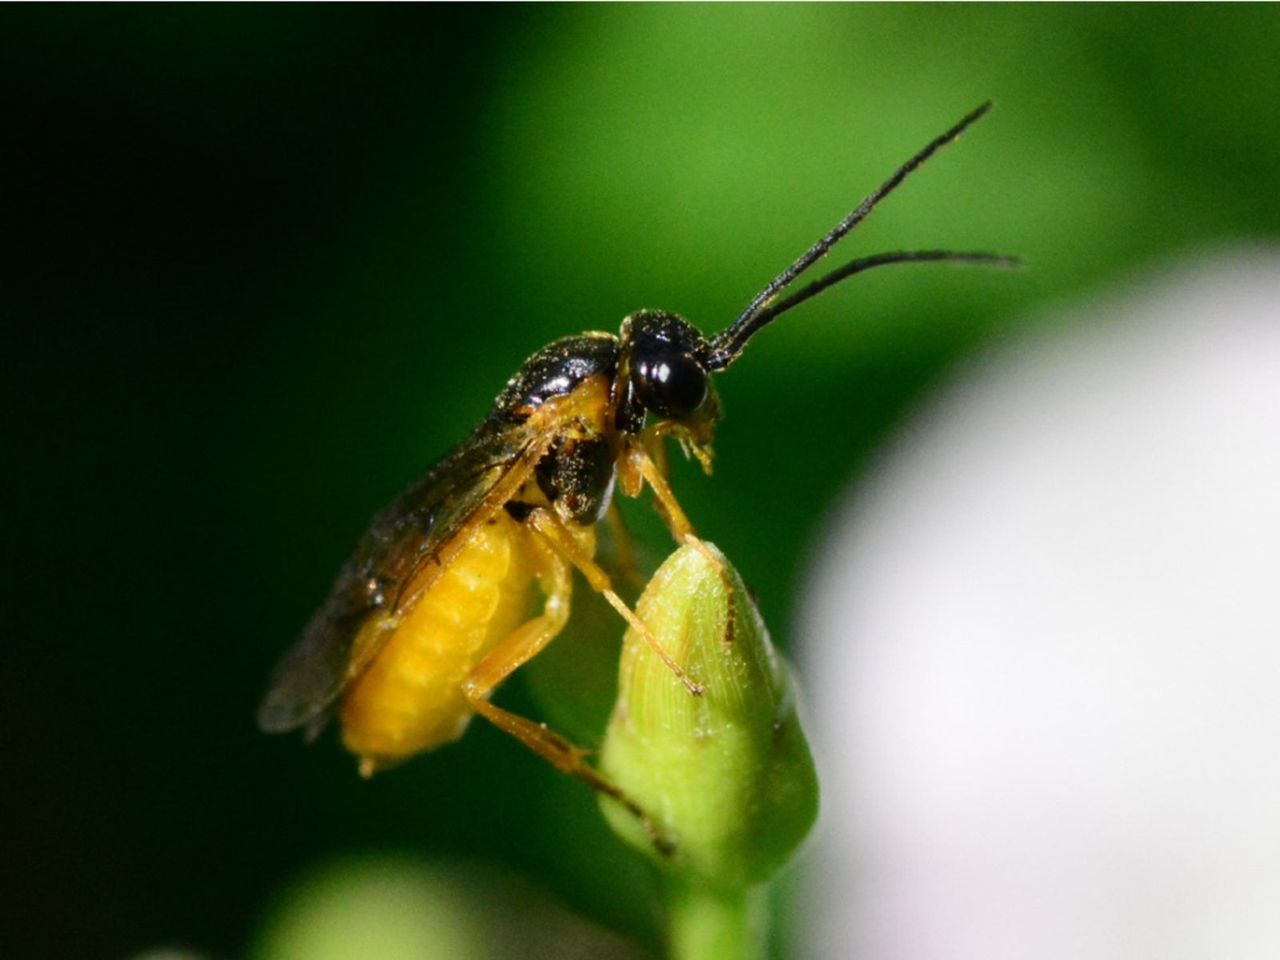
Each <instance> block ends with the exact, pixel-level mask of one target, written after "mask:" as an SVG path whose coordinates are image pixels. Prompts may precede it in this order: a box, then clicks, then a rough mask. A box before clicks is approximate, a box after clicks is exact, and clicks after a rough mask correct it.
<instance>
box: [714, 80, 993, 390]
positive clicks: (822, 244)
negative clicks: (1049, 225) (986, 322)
mask: <svg viewBox="0 0 1280 960" xmlns="http://www.w3.org/2000/svg"><path fill="white" fill-rule="evenodd" d="M990 109H991V101H990V100H988V101H987V102H986V103H984V104H983V105H982V106H980V107H978V108H977V109H976V110H974V111H972V112H971V113H969V114H967V115H966V116H965V117H964V118H963V119H962V120H961V121H960V122H959V123H957V124H956V125H955V126H953V127H952V128H951V129H950V130H948V131H947V132H946V133H944V134H942V135H941V136H939V137H937V138H935V139H934V140H932V141H931V142H930V143H929V144H928V146H926V147H925V148H924V149H923V150H921V151H920V152H919V153H917V154H916V155H915V156H914V157H912V158H911V159H910V160H908V161H907V162H906V163H904V164H903V165H902V166H901V167H899V168H898V169H897V170H895V171H894V173H893V176H891V177H890V178H889V179H888V180H886V181H885V182H884V183H882V184H881V185H880V187H879V188H878V189H877V190H875V191H874V192H873V193H871V194H870V195H869V196H868V197H867V198H866V199H865V200H863V201H862V202H861V203H860V204H858V205H857V206H856V207H854V208H853V209H852V210H851V211H849V215H848V216H846V217H845V218H844V219H843V220H841V221H840V222H839V223H837V224H836V225H835V226H834V227H832V228H831V230H830V231H829V232H828V233H827V234H826V235H825V236H823V237H822V239H820V240H819V241H818V242H817V243H815V244H814V245H813V246H812V247H810V248H809V249H808V250H806V251H805V252H804V253H803V254H802V255H801V256H800V258H799V259H797V260H796V261H795V263H793V264H791V266H789V267H787V269H785V270H783V271H782V273H780V274H778V275H777V276H776V277H774V278H773V279H772V280H771V281H769V284H768V286H766V287H765V288H764V289H763V290H761V291H760V292H759V293H757V294H756V295H755V296H754V297H753V298H752V299H751V302H750V303H749V304H747V307H746V309H745V310H743V311H742V313H741V314H739V316H738V318H737V319H736V320H734V321H733V323H731V324H730V325H729V326H728V327H727V328H725V329H724V330H722V331H720V332H719V333H718V334H716V335H715V336H714V337H713V338H712V339H711V343H710V347H711V352H710V356H709V357H708V363H709V366H710V367H711V369H713V370H720V369H723V368H724V367H727V366H728V365H729V364H730V363H732V362H733V361H734V360H735V359H737V357H738V354H740V353H741V352H742V348H743V347H744V346H746V343H747V341H748V340H749V339H751V337H752V335H753V334H755V332H756V331H757V330H759V329H760V328H761V327H763V326H764V325H765V324H766V323H768V322H769V321H770V320H772V319H774V318H775V317H777V316H778V315H779V314H781V313H782V312H783V310H782V309H779V308H778V307H777V306H775V307H773V308H769V307H768V305H769V302H770V301H771V300H772V299H773V298H774V297H776V296H777V295H778V293H779V292H780V291H781V290H782V289H783V288H785V287H786V286H787V285H789V284H790V283H791V282H792V281H793V280H795V279H796V278H797V277H798V276H800V274H802V273H804V272H805V271H806V270H808V269H809V268H810V267H811V266H813V265H814V263H816V262H817V261H818V260H820V259H822V258H823V257H824V256H826V254H827V252H828V251H830V249H831V248H832V247H834V246H835V245H836V244H837V243H838V242H839V241H840V240H841V238H842V237H844V236H845V234H847V233H848V232H849V231H850V230H852V229H853V228H854V227H856V226H857V225H858V224H859V223H861V222H862V221H863V220H865V219H866V217H867V214H869V213H870V212H871V211H872V210H874V209H875V207H876V205H877V204H878V203H879V202H880V201H881V200H883V199H884V198H885V197H887V196H888V195H889V194H890V193H892V192H893V191H894V190H895V189H896V188H897V187H898V185H899V184H901V183H902V181H903V180H905V179H906V178H907V176H908V175H909V174H911V173H912V172H913V171H915V169H916V168H917V167H919V166H920V165H921V164H923V163H924V162H925V161H926V160H928V159H929V158H930V157H931V156H933V154H934V153H936V152H937V151H938V150H939V149H941V148H942V147H944V146H946V145H947V144H949V143H951V142H952V141H953V140H955V139H956V138H957V137H959V136H960V134H962V133H964V131H965V130H966V129H968V128H969V127H970V126H972V125H973V124H974V123H976V122H977V121H978V120H980V119H981V118H982V116H983V115H984V114H985V113H986V112H987V111H988V110H990ZM929 252H931V253H933V251H929ZM939 252H940V251H939ZM882 256H898V257H900V258H901V259H899V260H889V261H884V262H888V263H899V262H903V261H904V260H909V259H922V260H930V259H931V260H942V259H960V260H974V259H985V258H986V255H983V256H982V257H975V256H974V255H972V254H956V255H949V256H946V257H941V256H936V255H934V256H928V257H917V256H908V257H903V255H901V254H884V255H882ZM871 259H874V258H871ZM1004 259H1008V258H1004ZM860 262H861V261H854V263H860ZM880 265H881V262H879V261H877V262H876V263H873V264H867V265H865V266H862V267H861V268H859V269H856V270H851V271H850V272H848V273H841V270H843V269H845V268H841V270H837V271H835V273H832V274H829V275H828V276H827V277H824V278H823V279H822V280H819V281H818V282H817V283H816V284H814V285H813V286H816V287H818V289H816V290H812V292H810V293H807V295H805V296H802V297H800V298H799V299H795V302H794V303H791V304H790V305H791V306H795V305H796V303H800V302H801V301H803V300H807V299H808V298H809V297H811V296H813V295H814V294H816V293H818V292H819V291H820V290H823V289H825V288H826V287H829V286H831V284H833V283H836V282H838V281H839V280H842V279H844V278H845V277H847V276H852V275H853V274H854V273H859V272H861V270H867V269H870V268H871V267H872V266H880ZM848 266H850V267H852V266H853V264H849V265H848ZM836 274H841V275H840V276H836ZM823 281H826V282H825V283H824V282H823ZM819 284H821V286H819ZM806 289H811V288H806ZM792 299H794V298H792Z"/></svg>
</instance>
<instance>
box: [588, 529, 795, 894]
mask: <svg viewBox="0 0 1280 960" xmlns="http://www.w3.org/2000/svg"><path fill="white" fill-rule="evenodd" d="M706 546H707V552H705V553H704V552H703V550H700V549H698V548H697V547H696V546H690V545H686V546H683V547H681V548H680V549H679V550H677V551H676V552H675V553H673V554H672V555H671V556H670V557H668V558H667V560H666V562H665V563H663V565H662V566H661V567H660V568H659V569H658V572H657V573H656V574H654V576H653V579H652V580H651V581H650V582H649V585H648V587H647V588H646V589H645V592H644V595H643V596H642V597H641V598H640V602H639V604H638V605H637V612H638V613H639V615H640V618H641V619H642V620H643V621H644V622H645V623H646V624H647V625H648V626H649V628H650V629H651V630H652V631H653V633H654V634H655V635H656V637H657V638H658V640H659V641H660V642H661V643H662V645H663V646H664V647H665V648H666V649H667V650H668V651H669V652H670V653H671V654H672V656H673V657H674V658H675V659H676V661H677V662H678V663H680V665H681V666H682V667H683V668H684V669H685V670H686V671H687V672H688V674H689V675H690V676H691V677H692V678H694V679H695V680H696V681H698V682H699V683H701V684H703V685H704V686H705V688H706V689H705V691H704V693H703V694H702V695H700V696H694V695H692V694H690V692H689V691H688V690H687V689H686V688H685V687H684V686H683V685H681V683H680V681H679V680H678V679H677V678H676V677H675V675H674V674H673V673H672V671H671V670H669V669H668V668H667V667H666V666H665V665H664V664H663V663H662V661H661V660H660V659H659V658H658V657H657V655H656V654H655V653H654V652H653V651H652V649H650V647H649V646H648V645H647V644H646V643H645V642H644V640H643V638H641V637H639V636H637V635H636V634H635V633H634V631H628V632H627V635H626V639H625V641H624V644H623V652H622V661H621V667H620V675H619V690H618V700H617V703H616V704H615V706H614V711H613V715H612V717H611V719H610V721H609V727H608V731H607V733H606V736H605V741H604V747H603V750H602V753H601V767H602V770H603V772H604V773H605V775H606V776H608V777H609V778H610V779H611V780H612V781H613V782H614V783H615V784H617V786H619V787H621V788H622V789H623V790H624V791H626V792H627V793H628V794H629V795H630V796H631V798H632V799H633V800H635V801H636V802H637V803H638V804H639V805H640V807H641V808H643V809H644V810H645V812H646V813H647V814H648V815H649V816H650V817H651V818H652V819H653V821H654V822H655V824H656V826H657V827H658V828H659V830H660V831H661V833H662V834H663V836H664V838H665V839H666V840H668V841H669V842H670V843H671V844H672V845H673V847H674V850H673V852H671V853H669V854H665V855H664V854H660V853H658V852H657V851H656V850H655V849H654V847H653V844H652V842H651V841H650V838H649V837H648V836H647V835H646V834H645V832H644V830H643V829H642V828H641V825H640V824H639V823H638V822H637V820H636V819H635V818H634V817H633V816H631V815H630V814H628V813H627V812H626V811H624V810H622V809H621V808H620V807H618V806H617V805H616V804H614V803H613V802H612V801H609V800H603V801H602V803H603V804H604V807H605V813H606V815H607V816H608V818H609V821H610V823H611V824H612V826H613V828H614V830H615V831H617V832H618V833H619V834H620V835H621V836H622V837H623V838H624V839H626V840H627V841H628V842H629V843H631V844H632V845H633V846H635V847H638V848H640V849H643V850H645V851H646V852H648V853H649V854H650V855H651V856H653V857H654V858H655V859H657V860H659V861H660V862H662V863H664V864H665V865H667V866H668V867H669V868H671V869H673V870H675V871H677V872H678V873H681V874H683V875H685V877H686V878H688V879H695V878H696V879H700V880H703V881H707V882H710V883H712V884H714V885H715V886H717V887H720V888H722V889H728V890H740V889H745V888H747V887H750V886H753V885H755V884H757V883H760V882H762V881H764V880H766V879H768V877H769V876H770V875H771V874H772V873H773V872H774V871H776V870H777V869H778V868H779V867H780V866H781V865H782V864H783V863H784V862H785V861H786V860H787V859H788V857H789V856H790V855H791V853H792V851H794V850H795V848H796V846H797V845H799V843H800V841H801V840H802V839H804V836H805V834H806V833H808V831H809V828H810V827H811V826H812V824H813V820H814V817H815V816H816V814H817V809H818V784H817V775H816V773H815V772H814V767H813V758H812V757H811V756H810V753H809V745H808V743H807V742H806V741H805V737H804V732H803V730H801V728H800V723H799V721H798V719H797V717H796V711H795V698H794V694H793V691H792V686H791V679H790V674H789V672H788V669H787V665H786V664H785V663H784V662H783V661H782V659H781V658H780V657H779V656H778V654H777V652H776V651H775V650H774V648H773V645H772V644H771V643H770V641H769V634H768V631H767V630H766V629H765V626H764V622H763V621H762V620H761V618H760V613H759V611H758V610H757V609H756V607H755V604H754V603H752V601H751V599H750V597H749V596H748V595H747V591H746V588H745V587H744V586H743V583H742V578H741V577H740V576H739V575H738V573H737V571H736V570H734V569H733V567H732V566H731V565H730V564H729V562H728V560H726V559H724V557H723V555H722V554H720V552H719V551H718V550H716V549H715V548H714V547H712V546H710V545H706ZM711 556H714V557H716V558H718V559H719V565H718V566H717V564H715V563H713V562H712V560H711Z"/></svg>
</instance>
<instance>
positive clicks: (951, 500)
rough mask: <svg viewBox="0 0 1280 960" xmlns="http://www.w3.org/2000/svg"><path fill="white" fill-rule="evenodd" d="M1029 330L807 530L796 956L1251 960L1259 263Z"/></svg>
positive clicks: (1183, 273) (1261, 752)
mask: <svg viewBox="0 0 1280 960" xmlns="http://www.w3.org/2000/svg"><path fill="white" fill-rule="evenodd" d="M1040 330H1041V332H1040V334H1039V335H1038V336H1036V337H1034V338H1027V339H1024V340H1022V341H1020V342H1019V343H1017V344H1015V345H1011V346H1006V347H1005V348H1002V349H1000V350H998V351H994V352H993V353H992V354H990V355H989V356H987V357H986V358H985V359H984V360H982V361H980V362H978V363H976V364H973V365H971V366H970V367H969V368H968V369H967V370H966V371H964V372H963V374H962V375H961V376H960V377H959V378H958V379H957V381H956V382H955V383H953V385H952V386H951V387H950V388H948V389H947V390H945V391H942V392H941V393H940V394H939V395H938V396H936V397H935V398H934V399H933V400H932V401H931V403H930V404H929V405H928V406H927V409H925V410H924V411H923V413H922V414H921V415H920V416H919V417H917V418H916V420H915V421H914V422H913V423H912V424H911V425H910V427H909V429H908V430H906V431H905V432H904V436H903V437H902V439H901V441H900V442H899V443H898V444H897V445H896V447H895V448H894V449H893V451H892V452H891V453H890V454H889V455H888V456H887V457H886V459H885V461H884V462H883V463H882V464H881V465H880V467H879V469H878V470H876V471H875V472H874V475H873V476H872V477H871V478H870V479H869V481H868V482H867V483H864V484H862V485H861V486H860V487H859V489H858V490H857V491H855V492H853V493H851V494H850V496H849V499H848V500H847V502H846V503H845V504H844V505H843V507H841V508H840V509H839V510H838V511H837V513H836V515H835V516H834V517H833V518H832V522H831V524H830V530H831V531H832V535H831V538H830V540H829V542H828V543H827V544H826V545H825V548H824V550H823V551H822V553H821V555H820V557H819V562H818V565H817V568H816V570H815V572H814V576H813V577H812V578H811V580H810V582H811V583H812V592H811V595H810V596H809V597H808V598H807V599H806V600H805V602H803V603H802V604H801V609H803V610H805V611H806V621H805V622H804V623H803V624H802V644H801V652H802V659H803V663H802V666H803V667H806V668H807V673H808V678H807V683H808V688H809V690H810V692H811V695H812V697H813V700H814V706H815V712H816V714H817V720H818V723H817V728H818V729H817V731H816V733H817V736H816V737H815V740H816V743H815V747H816V749H817V752H818V766H819V771H820V774H821V776H822V780H823V805H824V827H823V834H822V836H821V839H820V840H819V847H820V850H821V853H820V854H819V858H818V859H819V863H818V871H819V872H818V875H817V876H816V877H815V878H814V881H813V883H812V896H811V899H812V902H813V903H814V904H815V914H814V918H813V921H812V925H811V926H812V937H813V939H812V941H811V942H810V944H809V949H808V950H807V951H806V952H805V955H814V956H820V957H830V958H837V957H838V958H842V960H843V958H849V957H854V958H873V960H898V958H916V957H921V958H925V957H928V958H934V957H937V958H947V960H964V958H973V960H979V958H980V960H1000V958H1019V960H1025V958H1035V960H1055V958H1062V960H1067V958H1070V960H1080V958H1089V960H1095V958H1103V960H1106V958H1126V960H1128V958H1133V957H1160V958H1182V957H1187V958H1191V957H1197V958H1199V957H1210V956H1212V957H1215V958H1217V957H1232V958H1254V957H1257V958H1268V960H1271V958H1275V957H1277V956H1280V751H1278V750H1277V738H1278V735H1280V702H1278V698H1277V691H1278V690H1280V256H1278V255H1277V254H1275V253H1274V252H1260V251H1246V252H1237V253H1234V254H1232V255H1231V256H1228V257H1221V258H1216V259H1215V260H1213V261H1212V262H1208V263H1201V264H1199V265H1184V266H1182V267H1181V268H1180V269H1179V270H1177V271H1171V272H1166V273H1164V274H1162V275H1160V276H1159V277H1157V278H1156V279H1155V280H1152V281H1149V282H1148V283H1146V284H1145V285H1144V286H1143V288H1142V289H1140V290H1137V291H1136V292H1134V293H1130V294H1127V295H1125V296H1124V297H1123V298H1116V299H1112V300H1109V301H1105V302H1101V303H1097V304H1094V305H1093V306H1091V307H1089V308H1088V309H1086V310H1084V311H1082V312H1075V313H1074V314H1072V315H1070V316H1068V317H1065V318H1063V322H1062V323H1061V324H1054V325H1052V326H1048V325H1044V324H1042V325H1040Z"/></svg>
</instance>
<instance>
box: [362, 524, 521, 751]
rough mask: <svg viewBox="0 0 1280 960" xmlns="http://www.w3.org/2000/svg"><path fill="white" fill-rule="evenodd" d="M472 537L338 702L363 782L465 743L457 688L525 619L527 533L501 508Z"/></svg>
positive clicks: (463, 706)
mask: <svg viewBox="0 0 1280 960" xmlns="http://www.w3.org/2000/svg"><path fill="white" fill-rule="evenodd" d="M470 536H471V540H470V542H469V543H468V544H467V545H466V546H465V547H464V548H463V549H462V550H461V551H459V553H458V554H457V555H456V556H455V557H454V558H453V560H452V562H450V563H449V565H448V566H447V567H446V568H445V569H444V570H442V571H440V573H439V575H438V576H437V577H436V580H435V582H434V583H432V584H431V586H430V587H429V588H428V589H427V590H426V592H425V593H424V594H423V595H422V596H421V597H420V598H419V599H418V601H417V602H416V603H415V604H414V606H413V608H412V609H411V610H408V611H405V612H403V613H401V614H400V623H399V624H398V626H397V627H396V628H395V632H394V633H393V634H392V635H391V638H390V639H389V640H387V641H386V645H385V646H384V647H383V649H382V651H381V652H380V653H379V654H378V656H377V658H376V659H375V660H374V661H373V663H372V664H371V665H370V666H369V668H368V669H367V670H366V671H365V672H364V674H363V675H361V677H360V678H359V679H358V680H357V681H356V682H355V683H354V684H353V685H352V687H351V689H350V691H349V692H348V693H347V695H346V697H345V699H344V700H343V704H342V711H341V715H342V737H343V742H344V743H345V744H346V746H347V749H349V750H351V751H352V752H353V753H355V754H358V755H359V756H360V758H361V763H360V769H361V772H362V773H364V774H366V775H367V774H370V773H373V772H374V771H375V770H376V769H378V768H379V767H382V766H385V765H387V764H389V763H391V762H394V761H396V760H399V759H402V758H404V757H407V756H409V755H410V754H413V753H417V752H419V751H421V750H429V749H431V748H432V747H437V746H439V745H440V744H443V743H448V742H450V741H452V740H456V739H457V738H458V737H460V736H462V733H463V731H465V730H466V728H467V723H468V721H469V720H470V719H471V716H472V711H471V708H470V706H469V705H468V704H467V700H466V697H465V696H464V695H463V692H462V684H463V681H464V680H465V679H466V677H467V674H468V673H470V671H471V669H472V668H473V667H474V666H475V665H476V664H477V663H478V662H479V661H480V660H481V658H483V657H484V656H485V654H487V653H488V652H489V651H490V650H492V649H493V648H494V646H496V645H497V644H498V643H500V642H501V641H502V640H503V639H504V638H506V637H507V636H509V635H510V634H511V632H512V631H513V630H515V628H516V627H518V626H519V625H520V624H521V623H523V622H524V621H525V620H526V619H528V617H529V615H530V596H531V593H532V591H531V590H530V587H531V586H532V583H533V579H534V575H535V572H536V566H535V565H536V563H537V557H536V555H535V552H534V549H533V547H532V544H531V543H530V542H529V541H530V537H531V536H532V535H531V534H530V532H529V531H528V530H526V529H525V528H524V527H523V526H522V525H521V524H519V523H517V522H516V521H515V520H513V519H511V517H510V516H508V515H507V513H506V512H505V511H499V512H498V513H497V514H496V515H495V517H494V519H493V521H492V522H490V523H487V524H485V525H484V526H481V527H479V528H478V529H477V530H476V531H474V532H471V533H470Z"/></svg>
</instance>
